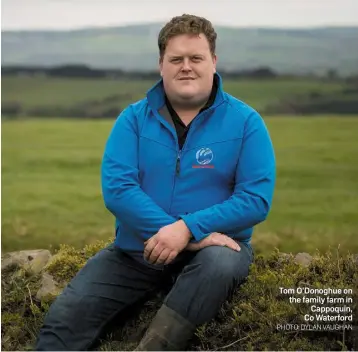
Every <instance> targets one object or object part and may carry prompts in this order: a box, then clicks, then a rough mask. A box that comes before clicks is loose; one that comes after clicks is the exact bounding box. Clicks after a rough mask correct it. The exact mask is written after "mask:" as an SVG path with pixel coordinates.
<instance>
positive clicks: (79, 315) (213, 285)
mask: <svg viewBox="0 0 358 352" xmlns="http://www.w3.org/2000/svg"><path fill="white" fill-rule="evenodd" d="M252 261H253V251H252V249H251V246H250V245H245V244H241V251H240V252H236V251H233V250H232V249H229V248H226V247H219V246H211V247H206V248H204V249H202V250H200V251H197V252H189V251H187V252H183V253H181V256H180V260H178V261H176V263H175V264H172V265H168V266H165V267H164V268H163V269H162V270H156V269H153V268H150V267H147V266H145V265H143V264H141V263H139V262H138V261H136V260H135V259H133V258H132V257H130V256H128V254H126V253H124V252H122V251H121V250H120V249H118V248H116V247H115V246H114V245H110V246H109V247H107V248H105V249H103V250H101V251H100V252H98V253H97V254H96V255H95V256H94V257H92V258H91V259H89V261H88V262H87V263H86V265H85V266H84V267H83V268H82V269H81V270H80V271H79V272H78V274H77V275H76V276H75V277H74V279H73V280H72V281H71V282H70V283H69V284H68V285H67V286H66V288H65V289H64V290H63V292H62V293H61V294H60V295H59V296H58V297H57V299H56V300H55V301H54V302H53V304H52V305H51V307H50V309H49V311H48V313H47V315H46V317H45V320H44V323H43V326H42V328H41V330H40V333H39V336H38V340H37V346H36V350H41V351H45V350H46V351H49V350H52V351H53V350H56V351H60V350H67V351H69V350H72V351H73V350H77V351H78V350H88V349H90V348H91V346H93V344H94V343H95V342H96V340H97V339H98V337H99V336H100V333H101V332H102V331H103V328H104V327H105V326H106V325H107V324H108V323H109V322H110V321H111V320H112V319H113V318H114V317H116V319H117V318H118V315H119V318H121V313H122V312H123V311H124V310H125V309H126V308H128V307H129V306H131V305H134V304H135V303H137V302H139V301H141V300H143V299H146V297H147V296H148V294H151V293H153V292H155V291H156V290H158V289H159V288H161V287H162V284H163V282H168V281H169V280H168V278H171V279H172V278H174V280H175V281H174V280H173V281H172V282H173V285H172V287H171V289H170V292H169V294H168V295H167V296H166V298H165V300H164V304H166V305H167V306H168V307H169V308H171V309H173V310H174V311H176V312H177V313H179V314H180V315H182V316H183V317H184V318H185V319H187V320H188V321H190V322H191V323H192V324H193V325H196V326H198V325H201V324H203V323H205V322H207V321H209V320H211V319H212V318H214V317H215V316H216V314H217V313H218V311H219V309H220V307H221V305H222V304H223V303H224V301H225V300H226V299H227V298H228V296H229V295H230V294H231V293H232V291H233V290H234V288H236V287H237V286H238V285H239V284H240V283H242V282H243V281H244V280H245V278H246V277H247V275H248V272H249V266H250V264H251V263H252Z"/></svg>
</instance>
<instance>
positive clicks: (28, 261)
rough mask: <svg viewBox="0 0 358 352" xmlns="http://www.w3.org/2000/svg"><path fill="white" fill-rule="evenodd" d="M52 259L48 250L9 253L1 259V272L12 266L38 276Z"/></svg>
mask: <svg viewBox="0 0 358 352" xmlns="http://www.w3.org/2000/svg"><path fill="white" fill-rule="evenodd" d="M50 259H51V252H50V251H49V250H47V249H34V250H25V251H18V252H9V253H6V254H5V255H4V256H3V257H2V258H1V270H4V269H6V268H8V267H9V266H12V265H18V266H20V267H23V268H24V269H26V270H29V271H31V272H32V273H34V274H38V273H40V272H41V270H42V269H43V268H44V267H45V265H46V264H47V263H48V261H49V260H50Z"/></svg>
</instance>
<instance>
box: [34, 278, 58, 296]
mask: <svg viewBox="0 0 358 352" xmlns="http://www.w3.org/2000/svg"><path fill="white" fill-rule="evenodd" d="M60 293H61V288H60V287H59V286H58V283H57V282H56V281H55V280H54V278H53V276H52V275H50V274H48V273H44V274H43V275H42V280H41V287H40V289H39V290H38V291H37V293H36V298H37V299H38V300H41V299H42V298H44V297H48V296H52V297H56V296H57V295H59V294H60Z"/></svg>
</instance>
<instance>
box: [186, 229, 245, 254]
mask: <svg viewBox="0 0 358 352" xmlns="http://www.w3.org/2000/svg"><path fill="white" fill-rule="evenodd" d="M209 246H224V247H228V248H231V249H233V250H234V251H240V250H241V248H240V246H239V245H238V243H237V242H236V241H234V240H233V239H232V238H231V237H229V236H226V235H224V234H222V233H219V232H213V233H211V234H210V235H209V236H208V237H205V238H204V239H203V240H201V241H200V242H198V243H189V244H188V245H187V247H186V249H187V250H189V251H198V250H199V249H202V248H205V247H209Z"/></svg>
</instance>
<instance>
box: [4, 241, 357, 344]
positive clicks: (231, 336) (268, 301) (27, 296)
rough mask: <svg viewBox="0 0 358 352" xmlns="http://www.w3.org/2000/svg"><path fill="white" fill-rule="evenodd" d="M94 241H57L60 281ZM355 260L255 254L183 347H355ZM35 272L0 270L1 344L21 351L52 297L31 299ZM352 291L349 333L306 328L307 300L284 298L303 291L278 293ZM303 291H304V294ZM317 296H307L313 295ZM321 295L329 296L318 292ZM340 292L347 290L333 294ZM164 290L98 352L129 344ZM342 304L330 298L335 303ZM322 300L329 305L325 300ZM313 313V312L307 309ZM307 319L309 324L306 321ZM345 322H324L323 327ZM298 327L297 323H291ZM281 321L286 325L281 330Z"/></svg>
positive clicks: (92, 249)
mask: <svg viewBox="0 0 358 352" xmlns="http://www.w3.org/2000/svg"><path fill="white" fill-rule="evenodd" d="M106 245H107V243H105V242H98V243H95V244H92V245H89V246H86V247H85V248H84V249H82V250H77V249H75V248H72V247H70V246H67V245H65V246H62V247H61V249H60V250H59V252H58V253H57V254H56V255H55V256H53V258H52V259H51V260H50V262H49V263H48V265H47V266H46V268H45V271H46V273H48V274H50V275H52V276H53V277H54V278H55V280H56V281H58V282H60V283H61V284H62V285H64V284H65V283H66V282H68V281H69V280H70V279H71V278H72V277H73V276H74V275H75V274H76V272H77V271H78V270H79V269H80V268H81V267H82V266H83V265H84V264H85V262H86V261H87V260H88V258H90V257H91V256H93V255H94V254H95V253H97V252H98V251H99V250H100V249H101V248H103V247H104V246H106ZM357 269H358V267H357V260H356V258H355V257H354V256H353V255H346V256H344V257H341V256H340V255H339V252H338V251H332V252H327V253H325V254H321V253H319V252H317V253H315V254H314V255H312V258H311V260H310V263H309V264H308V263H306V262H305V263H304V264H302V263H301V264H300V263H298V262H297V261H296V260H295V256H294V255H291V254H284V253H280V252H279V251H275V252H273V253H271V254H270V255H269V256H266V257H264V256H261V255H260V256H257V257H256V258H255V263H254V265H252V267H251V271H250V276H249V278H248V279H247V281H246V282H245V283H244V284H243V285H242V286H241V287H240V288H239V289H238V290H236V292H234V294H233V296H232V298H231V299H230V300H229V301H228V302H226V303H225V304H224V305H223V307H222V309H221V310H220V312H219V314H218V316H217V317H216V318H215V319H214V320H212V321H210V322H208V323H207V324H204V325H203V326H200V327H198V329H197V332H196V334H195V336H194V337H193V339H192V340H191V341H190V344H189V346H188V349H189V350H355V349H358V341H357V337H356V335H355V334H356V333H357V330H356V329H357V327H358V323H357V318H358V311H357V302H358V296H357V287H358V270H357ZM41 280H42V276H41V275H36V274H30V273H29V272H28V271H26V270H24V269H21V268H19V267H18V266H16V265H15V266H12V267H8V268H6V270H4V271H2V324H3V328H2V349H3V350H27V349H31V348H32V347H33V344H34V341H35V338H36V335H37V332H38V329H39V327H40V325H41V323H42V320H43V318H44V314H45V313H46V312H47V310H48V308H49V305H50V304H51V301H52V300H53V297H52V298H48V299H47V300H45V299H43V300H39V299H37V298H36V292H38V290H39V288H40V286H41ZM298 287H301V288H304V287H308V288H311V289H314V288H322V289H327V288H331V289H338V288H340V289H342V290H344V289H352V290H353V294H352V295H351V298H352V299H353V303H349V304H348V303H344V304H343V305H346V306H350V307H351V308H352V309H353V310H354V312H353V317H354V320H353V321H352V322H350V321H348V322H346V323H345V324H351V325H352V326H355V331H354V330H353V331H352V330H349V329H348V330H344V331H339V330H337V331H334V330H332V331H307V330H306V331H305V330H302V329H301V326H303V325H307V324H309V322H306V321H305V320H304V315H305V314H308V313H310V305H308V304H306V303H290V302H289V297H290V296H294V297H296V298H299V297H300V298H302V297H303V296H304V295H299V294H297V293H296V294H293V295H289V294H283V293H282V292H281V291H282V290H281V289H280V288H284V289H288V288H291V289H297V288H298ZM305 296H307V295H305ZM316 296H317V295H311V297H316ZM318 296H320V297H327V296H325V295H323V294H320V295H318ZM331 296H332V297H344V298H345V297H346V296H347V295H344V294H341V295H335V296H334V295H331ZM162 299H163V295H158V297H157V299H155V300H153V301H150V302H148V303H147V304H146V305H145V306H144V309H143V310H142V311H141V313H140V314H139V315H137V316H135V317H134V318H132V319H131V320H129V321H127V322H126V323H125V324H124V325H122V326H121V328H120V329H115V330H111V334H110V335H108V337H107V338H106V339H105V340H104V341H102V343H101V345H100V346H99V347H98V349H100V350H133V349H134V348H135V347H136V345H137V343H138V341H139V340H140V338H141V336H142V334H143V333H144V331H145V329H146V327H147V326H148V325H149V323H150V320H151V319H152V317H153V316H154V314H155V312H156V310H157V309H158V308H159V306H160V304H161V302H162ZM340 305H342V304H335V306H340ZM323 306H327V304H324V305H323ZM310 314H311V315H314V313H312V312H311V313H310ZM311 324H312V323H311ZM323 324H325V325H327V324H336V325H338V324H339V325H342V324H344V322H324V323H321V325H323ZM297 326H298V327H299V328H298V329H297V328H296V327H297ZM283 327H286V330H285V329H284V328H283Z"/></svg>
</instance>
